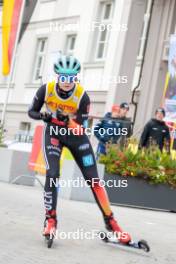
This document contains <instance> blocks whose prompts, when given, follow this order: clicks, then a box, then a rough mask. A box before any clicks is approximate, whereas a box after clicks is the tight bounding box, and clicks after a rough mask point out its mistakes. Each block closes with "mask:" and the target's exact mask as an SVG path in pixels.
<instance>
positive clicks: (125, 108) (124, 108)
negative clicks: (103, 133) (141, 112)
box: [120, 102, 130, 120]
mask: <svg viewBox="0 0 176 264" xmlns="http://www.w3.org/2000/svg"><path fill="white" fill-rule="evenodd" d="M129 110H130V107H129V104H128V103H126V102H123V103H121V104H120V118H121V119H123V120H130V118H128V117H127V114H128V112H129Z"/></svg>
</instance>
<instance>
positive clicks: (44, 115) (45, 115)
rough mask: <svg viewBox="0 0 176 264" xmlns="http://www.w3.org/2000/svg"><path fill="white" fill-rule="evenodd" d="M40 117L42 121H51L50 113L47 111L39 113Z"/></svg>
mask: <svg viewBox="0 0 176 264" xmlns="http://www.w3.org/2000/svg"><path fill="white" fill-rule="evenodd" d="M40 118H41V119H42V120H43V121H44V122H46V123H49V122H51V119H52V114H51V113H47V112H44V113H40Z"/></svg>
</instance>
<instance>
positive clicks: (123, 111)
mask: <svg viewBox="0 0 176 264" xmlns="http://www.w3.org/2000/svg"><path fill="white" fill-rule="evenodd" d="M129 110H130V106H129V104H128V103H127V102H123V103H121V104H120V120H122V128H123V129H126V135H124V136H122V137H121V139H120V140H121V146H124V144H125V142H126V139H127V138H129V137H130V136H131V135H132V131H133V127H132V122H131V118H130V117H127V114H128V112H129Z"/></svg>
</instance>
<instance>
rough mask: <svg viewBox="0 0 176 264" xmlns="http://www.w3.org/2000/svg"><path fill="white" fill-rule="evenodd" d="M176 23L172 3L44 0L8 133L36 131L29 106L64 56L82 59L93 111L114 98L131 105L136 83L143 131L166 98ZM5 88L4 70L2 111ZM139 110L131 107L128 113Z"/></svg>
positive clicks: (17, 73)
mask: <svg viewBox="0 0 176 264" xmlns="http://www.w3.org/2000/svg"><path fill="white" fill-rule="evenodd" d="M27 3H28V1H26V4H27ZM1 13H2V9H0V17H1ZM175 26H176V1H175V0H167V1H165V0H118V1H117V0H108V1H106V0H102V1H101V0H89V1H83V0H67V1H64V0H39V1H38V2H37V5H36V8H35V10H34V13H33V15H32V18H31V21H30V24H29V25H28V26H27V29H26V31H25V33H24V35H23V37H22V39H21V41H20V43H19V45H18V49H17V53H16V59H15V67H14V72H13V77H12V82H11V85H10V96H9V101H8V106H7V112H6V121H5V128H6V129H7V136H8V138H10V139H13V138H14V136H15V135H16V134H19V131H22V134H23V133H24V134H25V133H26V134H29V132H30V133H31V135H32V133H33V130H34V127H35V125H36V122H35V121H33V120H31V119H29V117H28V115H27V110H28V107H29V104H30V103H31V101H32V98H33V96H34V94H35V92H36V90H37V89H38V88H39V87H40V85H41V84H42V83H45V82H47V81H49V80H51V79H53V78H55V76H54V75H53V71H52V64H53V61H54V60H55V58H56V57H57V55H58V54H59V53H63V54H74V55H75V56H76V57H78V58H79V60H80V61H81V63H82V73H81V75H80V79H81V83H82V84H83V85H84V87H85V89H86V90H87V92H88V94H89V95H90V98H91V102H92V104H91V110H90V114H91V115H93V116H102V115H103V114H104V112H105V111H109V110H110V109H111V106H112V104H114V103H117V104H119V103H120V102H122V101H127V102H129V103H130V102H131V98H132V94H133V90H134V88H135V87H136V86H138V87H137V89H135V90H136V91H135V93H134V100H135V102H136V106H137V107H136V119H135V130H134V131H135V133H136V134H137V135H138V134H140V132H141V130H142V128H143V126H144V124H145V122H146V121H147V120H148V119H149V118H150V117H151V116H152V115H153V113H154V110H155V108H156V107H157V106H158V105H160V103H161V99H162V94H163V90H164V82H165V77H166V72H167V52H168V41H169V37H170V35H171V34H174V33H175ZM0 35H1V28H0ZM0 45H1V44H0ZM0 50H2V48H1V46H0ZM144 51H145V52H144ZM0 67H1V62H0ZM140 73H141V74H140ZM140 76H141V78H140ZM7 85H8V79H7V78H5V77H3V76H2V75H0V94H1V96H0V114H1V111H2V108H3V103H4V101H5V97H6V91H7ZM134 113H135V107H134V105H133V104H131V111H130V113H129V115H131V116H133V115H134Z"/></svg>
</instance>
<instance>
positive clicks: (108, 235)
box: [99, 214, 150, 252]
mask: <svg viewBox="0 0 176 264" xmlns="http://www.w3.org/2000/svg"><path fill="white" fill-rule="evenodd" d="M104 220H105V225H106V229H107V230H108V231H109V232H104V231H102V232H99V238H100V239H101V240H102V241H103V242H105V243H110V244H115V245H119V246H122V247H131V248H135V249H142V250H144V251H145V252H149V251H150V247H149V245H148V244H147V242H146V241H145V240H139V241H137V242H135V241H133V240H132V239H131V236H130V235H129V234H128V233H127V232H124V231H123V230H122V228H121V227H120V226H119V224H118V223H117V221H116V220H115V219H114V217H113V214H112V215H110V216H108V217H105V219H104Z"/></svg>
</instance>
